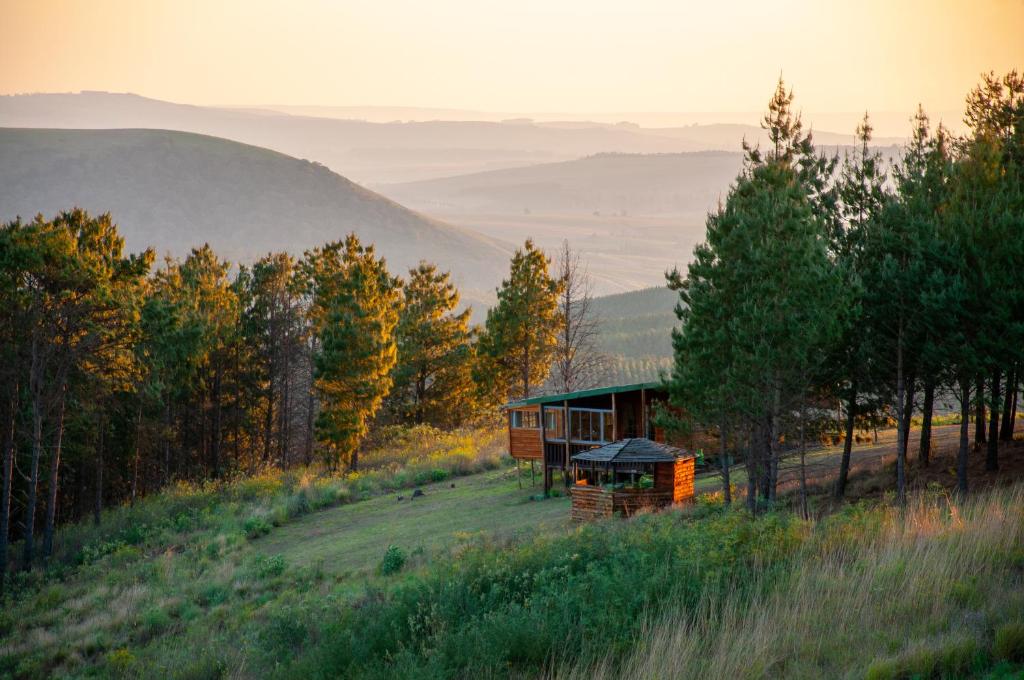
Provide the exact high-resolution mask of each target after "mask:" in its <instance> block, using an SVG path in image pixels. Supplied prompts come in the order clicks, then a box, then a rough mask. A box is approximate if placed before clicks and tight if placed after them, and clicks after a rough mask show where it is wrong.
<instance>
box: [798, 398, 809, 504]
mask: <svg viewBox="0 0 1024 680" xmlns="http://www.w3.org/2000/svg"><path fill="white" fill-rule="evenodd" d="M804 427H805V420H804V407H803V405H801V406H800V512H801V514H802V515H803V518H804V519H805V520H806V519H810V518H811V516H810V512H809V511H808V509H807V470H806V468H805V466H804V461H805V457H806V454H807V448H806V446H805V444H806V442H805V440H804V434H805V431H804Z"/></svg>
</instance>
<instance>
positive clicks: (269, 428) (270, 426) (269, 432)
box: [263, 363, 274, 465]
mask: <svg viewBox="0 0 1024 680" xmlns="http://www.w3.org/2000/svg"><path fill="white" fill-rule="evenodd" d="M270 370H271V371H273V363H271V369H270ZM266 396H267V411H266V413H265V414H264V416H263V464H264V465H269V464H270V445H271V441H273V432H274V378H273V374H272V373H271V377H270V388H269V389H268V390H267V395H266Z"/></svg>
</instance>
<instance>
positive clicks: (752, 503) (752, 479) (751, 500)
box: [747, 433, 758, 515]
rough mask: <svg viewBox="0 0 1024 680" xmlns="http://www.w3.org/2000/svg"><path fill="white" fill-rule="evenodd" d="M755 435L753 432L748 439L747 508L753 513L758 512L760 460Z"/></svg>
mask: <svg viewBox="0 0 1024 680" xmlns="http://www.w3.org/2000/svg"><path fill="white" fill-rule="evenodd" d="M754 439H755V435H754V433H752V434H751V436H750V439H749V440H748V441H747V509H748V510H750V514H751V515H756V514H757V477H758V462H757V454H756V453H755V451H756V450H757V446H755V444H754Z"/></svg>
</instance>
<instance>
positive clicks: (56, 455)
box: [43, 380, 68, 559]
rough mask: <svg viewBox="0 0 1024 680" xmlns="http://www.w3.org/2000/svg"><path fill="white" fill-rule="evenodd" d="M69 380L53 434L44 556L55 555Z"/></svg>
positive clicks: (61, 394)
mask: <svg viewBox="0 0 1024 680" xmlns="http://www.w3.org/2000/svg"><path fill="white" fill-rule="evenodd" d="M67 389H68V388H67V382H66V381H64V380H62V381H61V386H60V392H59V393H58V394H59V396H58V400H59V401H58V403H57V430H56V432H54V436H53V454H52V455H51V456H50V481H49V487H48V488H47V501H46V523H45V524H44V525H43V558H44V559H50V556H51V555H53V531H54V527H55V526H56V524H57V498H58V495H57V489H58V484H59V474H60V454H61V447H62V446H63V443H64V399H65V397H66V395H67Z"/></svg>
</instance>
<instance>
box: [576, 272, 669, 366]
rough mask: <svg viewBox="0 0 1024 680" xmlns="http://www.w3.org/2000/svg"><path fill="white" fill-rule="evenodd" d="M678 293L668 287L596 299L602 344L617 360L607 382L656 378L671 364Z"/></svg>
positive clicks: (595, 311) (600, 341) (595, 312)
mask: <svg viewBox="0 0 1024 680" xmlns="http://www.w3.org/2000/svg"><path fill="white" fill-rule="evenodd" d="M678 300H679V295H678V294H677V293H676V292H674V291H671V290H669V289H668V288H666V287H664V286H661V287H654V288H644V289H643V290H636V291H630V292H628V293H619V294H617V295H606V296H603V297H597V298H594V302H593V306H592V309H593V311H594V314H595V315H596V316H597V317H598V318H599V319H600V320H601V336H600V338H599V345H600V348H601V350H602V351H604V352H606V353H608V354H610V355H611V356H612V358H613V360H614V364H613V367H612V371H613V372H612V375H611V376H609V380H608V382H616V383H631V382H641V381H647V380H657V379H658V378H659V373H660V372H662V371H664V372H668V371H670V370H671V367H672V329H673V328H674V327H675V326H677V325H678V324H679V320H678V319H677V318H676V315H675V313H674V311H673V310H674V309H675V305H676V302H678Z"/></svg>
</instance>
